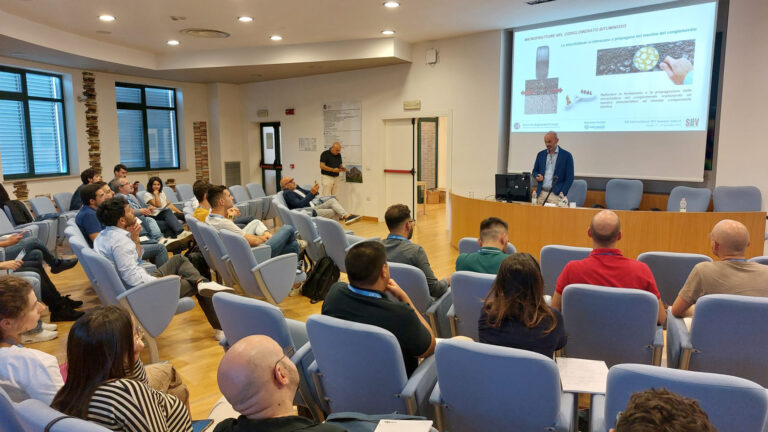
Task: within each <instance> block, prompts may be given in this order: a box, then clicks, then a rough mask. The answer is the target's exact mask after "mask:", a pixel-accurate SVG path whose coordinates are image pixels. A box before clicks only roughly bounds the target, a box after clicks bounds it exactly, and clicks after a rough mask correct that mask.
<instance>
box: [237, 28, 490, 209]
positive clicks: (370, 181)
mask: <svg viewBox="0 0 768 432" xmlns="http://www.w3.org/2000/svg"><path fill="white" fill-rule="evenodd" d="M500 45H501V32H500V31H494V32H486V33H480V34H475V35H470V36H465V37H460V38H453V39H444V40H440V41H435V42H430V43H420V44H415V45H414V46H413V53H412V57H413V59H415V60H414V62H413V63H412V64H405V65H397V66H387V67H381V68H374V69H365V70H360V71H352V72H342V73H335V74H327V75H318V76H311V77H303V78H294V79H287V80H280V81H270V82H264V83H253V84H247V85H243V86H242V87H243V88H242V95H243V98H244V116H243V117H244V121H245V122H246V123H251V122H266V121H279V122H280V123H281V128H282V137H283V142H282V149H283V158H282V159H283V160H282V162H283V167H284V171H283V172H284V175H289V176H292V177H296V178H297V181H298V183H299V184H308V183H309V184H311V183H312V181H313V180H317V181H318V183H319V182H320V172H319V171H320V169H319V158H320V152H321V151H322V150H323V148H322V146H323V116H322V105H323V103H327V102H335V101H361V102H362V141H363V166H364V168H363V184H343V185H342V193H341V194H340V195H341V196H342V198H343V199H342V201H343V204H344V205H345V206H346V207H347V208H348V210H349V211H352V212H357V213H361V214H364V215H367V216H375V217H379V218H381V217H383V213H384V210H385V209H386V207H387V206H388V205H390V204H393V203H386V202H383V200H382V199H379V197H382V196H384V181H383V180H384V176H383V170H384V166H383V163H382V160H383V156H384V151H383V149H382V148H381V145H382V134H383V126H382V124H383V120H384V119H386V118H410V117H429V116H432V117H436V116H441V117H446V119H447V123H448V124H447V125H446V126H447V130H448V136H449V138H448V146H450V147H451V151H450V152H449V153H448V154H449V155H450V158H449V162H448V165H449V167H447V168H448V172H449V173H450V175H449V180H448V181H447V183H448V184H447V187H450V188H453V190H454V191H455V192H458V193H462V194H467V193H469V192H474V193H475V196H481V195H482V196H484V195H489V194H491V193H493V187H494V183H493V175H494V171H495V166H496V162H495V161H496V148H497V122H498V117H499V115H498V107H499V95H498V93H499V91H498V88H499V62H500V51H499V50H500ZM428 48H436V49H438V50H439V52H440V61H439V63H437V64H436V65H433V66H429V65H426V64H425V62H424V60H423V59H424V54H425V51H426V50H427V49H428ZM412 99H419V100H421V106H422V109H421V111H408V112H406V111H403V109H402V102H403V101H404V100H412ZM285 108H294V109H295V115H293V116H285V115H284V111H285ZM259 109H268V110H269V113H270V117H268V118H257V116H256V112H257V110H259ZM299 138H316V139H317V143H318V149H317V151H316V152H300V151H298V139H299ZM253 153H255V152H253ZM342 155H343V150H342ZM249 156H250V159H251V160H253V158H254V157H255V156H256V155H254V154H252V153H249ZM291 163H293V164H295V169H293V170H291V169H290V167H289V166H290V164H291ZM251 172H252V173H254V172H255V170H254V169H253V168H252V169H251ZM254 181H260V180H257V179H255V180H254Z"/></svg>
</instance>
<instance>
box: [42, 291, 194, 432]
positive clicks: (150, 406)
mask: <svg viewBox="0 0 768 432" xmlns="http://www.w3.org/2000/svg"><path fill="white" fill-rule="evenodd" d="M141 337H142V335H141V333H140V332H139V331H137V329H136V326H135V325H134V323H133V321H132V318H131V316H130V315H129V314H128V312H126V311H125V310H123V309H122V308H120V307H118V306H107V307H98V308H95V309H92V310H89V311H88V313H87V314H86V315H85V316H83V317H82V318H80V319H79V320H77V321H76V322H75V324H74V325H73V326H72V328H71V329H70V331H69V339H68V341H67V362H68V374H67V381H66V382H65V383H64V386H63V387H62V388H61V390H59V392H58V393H56V397H55V398H54V399H53V403H52V404H51V406H52V407H53V408H55V409H57V410H59V411H61V412H62V413H64V414H67V415H70V416H73V417H79V418H82V419H85V420H88V421H91V422H94V423H97V424H100V425H102V426H104V427H106V428H107V429H111V430H120V431H146V432H163V431H169V432H176V431H183V432H192V423H191V420H190V417H189V410H188V407H186V406H185V405H184V403H183V402H182V401H181V400H179V398H177V397H176V396H172V395H169V394H166V393H163V392H161V391H158V390H156V389H154V388H152V387H151V386H150V384H149V381H148V380H147V375H146V373H145V371H144V366H143V365H142V363H141V360H140V358H139V354H140V352H141V348H142V347H143V344H142V343H141Z"/></svg>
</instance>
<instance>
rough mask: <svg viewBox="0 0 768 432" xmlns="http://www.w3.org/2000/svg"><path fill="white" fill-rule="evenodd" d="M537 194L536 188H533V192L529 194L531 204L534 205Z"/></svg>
mask: <svg viewBox="0 0 768 432" xmlns="http://www.w3.org/2000/svg"><path fill="white" fill-rule="evenodd" d="M537 198H538V196H537V195H536V189H534V190H533V193H532V194H531V204H533V205H536V204H537V202H538V200H537Z"/></svg>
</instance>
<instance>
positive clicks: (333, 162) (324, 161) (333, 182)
mask: <svg viewBox="0 0 768 432" xmlns="http://www.w3.org/2000/svg"><path fill="white" fill-rule="evenodd" d="M346 170H347V169H346V168H344V165H343V164H342V163H341V144H339V143H338V142H335V143H333V145H332V146H331V148H330V149H328V150H326V151H324V152H322V153H321V154H320V174H321V177H322V183H323V195H325V196H329V195H337V193H338V191H339V190H338V187H337V186H338V184H339V173H341V172H345V171H346Z"/></svg>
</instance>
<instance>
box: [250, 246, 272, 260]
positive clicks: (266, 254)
mask: <svg viewBox="0 0 768 432" xmlns="http://www.w3.org/2000/svg"><path fill="white" fill-rule="evenodd" d="M251 253H253V257H254V258H256V262H260V263H262V262H264V261H267V260H268V259H270V258H272V246H270V245H268V244H260V245H258V246H256V247H252V248H251Z"/></svg>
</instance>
